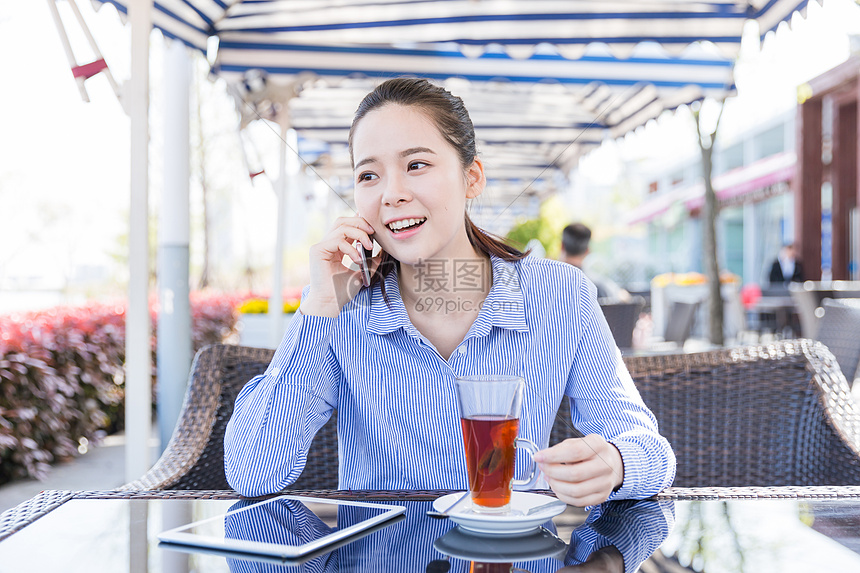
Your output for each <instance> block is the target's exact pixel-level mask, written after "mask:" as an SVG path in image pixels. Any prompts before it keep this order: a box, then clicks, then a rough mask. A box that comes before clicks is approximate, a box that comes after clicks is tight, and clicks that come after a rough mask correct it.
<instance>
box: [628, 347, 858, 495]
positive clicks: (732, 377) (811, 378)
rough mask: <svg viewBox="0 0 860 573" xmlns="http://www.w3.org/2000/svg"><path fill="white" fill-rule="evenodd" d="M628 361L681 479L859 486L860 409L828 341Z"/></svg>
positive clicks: (696, 483)
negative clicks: (825, 343) (823, 343)
mask: <svg viewBox="0 0 860 573" xmlns="http://www.w3.org/2000/svg"><path fill="white" fill-rule="evenodd" d="M625 362H626V364H627V367H628V369H629V371H630V374H631V375H632V377H633V379H634V381H635V383H636V386H637V388H638V389H639V392H640V393H641V395H642V399H643V400H644V401H645V403H646V404H647V405H648V407H649V408H651V410H652V411H653V412H654V415H655V416H656V418H657V421H658V424H659V427H660V433H661V434H663V435H664V436H665V437H666V438H667V439H668V440H669V442H670V443H671V444H672V447H673V449H674V451H675V455H676V457H677V463H678V466H677V477H676V479H675V483H674V485H675V486H678V487H700V486H701V487H706V486H715V487H716V486H727V487H735V486H782V485H791V486H803V485H860V413H858V409H857V405H856V404H855V402H854V401H853V399H852V397H851V394H850V391H849V388H848V384H847V382H846V380H845V377H844V376H842V373H841V372H840V370H839V367H838V364H837V363H836V360H835V358H834V357H833V355H832V354H831V353H830V351H829V350H828V349H827V348H826V347H825V346H824V345H822V344H820V343H817V342H814V341H811V340H788V341H782V342H779V343H775V344H772V345H767V346H755V347H744V348H729V349H723V350H718V351H712V352H704V353H699V354H678V355H656V356H635V357H626V358H625Z"/></svg>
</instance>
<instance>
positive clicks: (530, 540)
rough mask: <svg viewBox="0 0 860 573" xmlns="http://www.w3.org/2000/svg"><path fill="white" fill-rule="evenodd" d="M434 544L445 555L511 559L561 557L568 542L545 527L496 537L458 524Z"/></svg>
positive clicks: (485, 560) (494, 560)
mask: <svg viewBox="0 0 860 573" xmlns="http://www.w3.org/2000/svg"><path fill="white" fill-rule="evenodd" d="M482 535H483V534H482ZM433 548H434V549H436V551H438V552H440V553H442V554H443V555H448V556H449V557H455V558H457V559H463V560H464V561H481V562H483V563H511V562H514V561H534V560H537V559H546V558H548V557H558V556H559V554H560V553H562V552H563V551H564V550H566V549H567V544H566V543H565V542H564V541H562V540H561V539H559V538H558V537H557V536H556V535H555V534H553V533H551V532H549V531H547V530H546V529H544V528H543V527H538V528H537V529H534V530H533V531H530V532H528V533H525V534H522V535H516V536H509V535H504V536H498V535H497V534H494V535H493V537H489V536H484V537H483V538H482V539H480V540H478V539H475V534H473V533H468V532H467V531H466V530H465V529H462V528H461V527H455V528H454V529H452V530H451V531H449V532H448V533H446V534H445V535H443V536H442V537H440V538H439V539H437V540H436V541H435V542H434V543H433Z"/></svg>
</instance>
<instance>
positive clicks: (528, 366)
mask: <svg viewBox="0 0 860 573" xmlns="http://www.w3.org/2000/svg"><path fill="white" fill-rule="evenodd" d="M349 148H350V154H351V159H352V163H353V166H354V175H355V179H354V182H355V204H356V206H357V208H358V213H359V214H358V215H357V216H355V217H346V218H341V219H338V220H337V221H336V222H335V225H334V227H333V228H332V230H331V231H330V232H329V233H328V234H327V235H326V236H325V237H324V238H323V240H322V241H320V242H319V243H317V244H316V245H314V246H313V247H312V248H311V251H310V259H311V263H310V265H311V281H310V285H309V287H307V288H306V289H305V291H304V293H303V298H302V302H301V307H300V309H299V313H297V316H296V318H295V319H294V320H293V321H292V322H291V324H290V326H289V328H288V330H287V333H286V335H285V337H284V340H283V342H282V343H281V346H280V348H279V349H278V351H277V352H276V354H275V357H274V358H273V360H272V363H271V364H270V365H269V368H268V369H267V371H266V373H265V374H263V375H261V376H258V377H256V378H254V379H253V380H251V381H250V382H249V383H248V384H247V385H246V386H245V387H244V388H243V390H242V392H241V393H240V394H239V396H238V398H237V400H236V407H235V411H234V414H233V418H232V419H231V420H230V422H229V424H228V427H227V432H226V435H225V443H224V449H225V464H226V472H227V479H228V481H229V483H230V485H231V486H233V487H234V488H235V489H236V490H237V491H239V492H240V493H243V494H245V495H260V494H267V493H273V492H277V491H279V490H281V489H283V488H284V487H285V486H287V485H288V484H290V483H292V482H294V481H295V480H296V479H297V478H298V477H299V475H300V474H301V471H302V469H303V467H304V463H305V460H306V454H307V449H308V447H309V445H310V443H311V440H312V439H313V436H314V434H315V433H316V431H317V430H318V429H319V428H320V427H321V426H322V425H323V424H324V423H325V422H326V420H328V418H329V416H330V415H331V411H332V409H333V408H337V409H338V425H339V426H338V435H339V439H340V487H341V488H349V489H466V488H467V487H468V483H467V477H466V469H465V462H464V455H463V438H462V434H461V429H460V422H459V419H458V418H459V416H458V406H457V399H456V391H455V389H454V384H453V380H454V378H455V377H456V376H459V375H467V374H481V373H483V374H515V375H518V376H522V377H523V378H524V379H525V380H526V388H525V392H524V400H523V414H522V417H521V419H520V436H521V437H524V438H528V439H530V440H532V441H533V442H535V443H537V444H539V445H543V446H544V447H545V446H546V445H547V444H548V439H549V432H550V429H551V427H552V423H553V420H554V418H555V414H556V411H557V410H558V406H559V403H560V402H561V400H562V399H563V398H564V397H565V396H567V397H568V398H569V399H570V400H571V412H572V414H571V416H572V422H573V424H574V425H575V426H576V428H577V429H578V430H580V431H581V432H583V433H584V434H588V435H586V437H585V438H582V439H571V440H566V441H565V442H562V443H560V444H556V445H554V446H552V447H549V448H546V449H544V450H542V451H541V452H539V453H538V454H537V456H536V458H535V459H536V461H537V462H538V463H539V466H540V469H541V470H542V472H543V475H544V477H545V479H546V481H547V483H548V484H549V486H550V487H552V489H553V490H554V491H555V493H556V494H557V495H558V496H559V497H560V498H561V499H563V500H565V501H567V502H568V503H571V504H574V505H579V506H584V505H594V504H596V503H600V502H602V501H604V500H606V499H607V498H609V497H610V496H612V497H613V498H638V497H647V496H650V495H653V494H655V493H657V492H658V491H660V490H661V489H663V488H664V487H666V486H668V485H669V484H670V483H671V482H672V479H673V478H674V470H675V459H674V455H673V453H672V450H671V448H670V446H669V444H668V443H667V442H666V440H665V439H664V438H662V437H661V436H660V435H659V434H658V433H657V425H656V422H655V420H654V417H653V415H652V414H651V412H650V411H649V410H648V409H647V408H646V407H645V406H644V404H642V402H641V399H640V398H639V395H638V392H637V391H636V388H635V387H634V386H633V383H632V381H631V379H630V376H629V374H628V373H627V370H626V368H625V367H624V364H623V362H622V361H621V357H620V353H619V352H618V351H617V348H616V347H615V344H614V342H613V339H612V335H611V333H610V331H609V328H608V327H607V325H606V321H605V320H604V319H603V316H602V314H601V312H600V310H599V308H598V306H597V301H596V297H595V291H594V286H593V285H592V284H591V283H590V282H589V281H588V280H587V279H586V278H585V277H584V275H583V274H582V273H581V272H580V271H579V270H577V269H576V268H574V267H571V266H570V265H565V264H563V263H560V262H555V261H549V260H544V259H535V258H531V257H529V258H525V257H524V255H523V254H522V253H520V252H518V251H516V250H515V249H513V248H512V247H510V246H508V245H506V244H505V243H503V242H502V241H500V240H497V239H495V238H492V237H490V236H489V235H487V234H486V233H484V232H483V231H481V230H480V229H479V228H478V227H476V226H475V225H474V224H473V223H472V222H471V220H470V219H469V217H468V214H467V201H468V200H469V199H473V198H475V197H477V196H479V195H480V194H481V192H482V191H483V190H484V187H485V185H486V177H485V175H484V168H483V164H482V163H481V160H480V159H479V158H478V157H477V153H476V149H475V134H474V129H473V127H472V122H471V120H470V119H469V115H468V112H467V111H466V109H465V107H464V106H463V102H462V101H461V100H460V98H458V97H455V96H453V95H451V94H450V93H449V92H447V91H445V90H444V89H442V88H439V87H437V86H434V85H432V84H430V83H429V82H427V81H425V80H420V79H404V78H401V79H394V80H389V81H387V82H385V83H383V84H381V85H380V86H379V87H378V88H377V89H375V90H374V91H373V92H371V93H370V94H369V95H368V96H367V97H365V99H364V100H363V101H362V103H361V104H360V106H359V108H358V111H357V112H356V116H355V119H354V120H353V124H352V127H351V129H350V135H349ZM374 239H375V241H376V242H377V243H378V244H379V245H380V246H381V247H382V250H381V252H380V253H379V254H378V255H377V256H375V257H373V259H372V260H371V262H370V268H371V272H372V273H373V279H372V281H371V285H370V287H367V288H362V285H361V280H360V272H359V271H345V268H344V267H343V265H342V260H343V257H344V255H346V256H348V257H350V258H351V259H352V260H353V261H354V262H355V263H356V264H358V263H360V262H361V256H360V254H359V252H358V250H357V249H356V247H355V246H354V244H355V242H359V243H361V244H362V245H363V246H364V248H365V249H368V250H369V249H371V247H372V245H373V240H374ZM527 463H528V460H527V459H519V457H518V459H517V474H518V475H522V474H523V472H525V470H526V467H525V466H526V465H527Z"/></svg>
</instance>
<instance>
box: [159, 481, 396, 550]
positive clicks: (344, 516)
mask: <svg viewBox="0 0 860 573" xmlns="http://www.w3.org/2000/svg"><path fill="white" fill-rule="evenodd" d="M405 511H406V508H405V507H401V506H397V505H385V504H379V503H370V502H361V501H349V500H336V499H320V498H311V497H303V496H292V495H282V496H278V497H274V498H271V499H267V500H262V501H257V500H241V501H238V502H236V503H235V504H234V505H233V506H232V507H231V508H230V509H229V510H228V511H227V512H226V513H224V514H222V515H219V516H216V517H210V518H207V519H203V520H200V521H195V522H193V523H189V524H187V525H183V526H181V527H177V528H175V529H170V530H168V531H165V532H163V533H161V534H159V536H158V539H159V540H161V541H162V542H164V543H169V544H176V545H177V546H178V547H177V548H179V549H182V548H183V547H185V548H201V549H204V550H216V551H224V552H231V553H240V554H243V555H257V556H268V557H273V558H276V559H283V560H286V559H296V558H300V557H304V556H307V555H309V554H311V553H315V552H318V551H319V550H321V549H325V548H329V549H330V548H331V546H333V545H342V544H343V543H342V542H344V541H348V540H350V539H352V538H356V537H358V536H361V534H362V533H364V534H367V533H369V532H370V531H371V530H376V529H378V527H380V526H382V525H383V524H387V523H389V522H391V520H392V519H394V518H396V517H397V516H399V515H401V514H403V513H404V512H405Z"/></svg>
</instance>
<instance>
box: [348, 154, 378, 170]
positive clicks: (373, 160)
mask: <svg viewBox="0 0 860 573" xmlns="http://www.w3.org/2000/svg"><path fill="white" fill-rule="evenodd" d="M375 161H376V158H375V157H365V158H364V159H362V160H361V161H359V162H358V163H356V164H355V167H353V169H358V168H359V167H361V166H362V165H365V164H367V163H373V162H375Z"/></svg>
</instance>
